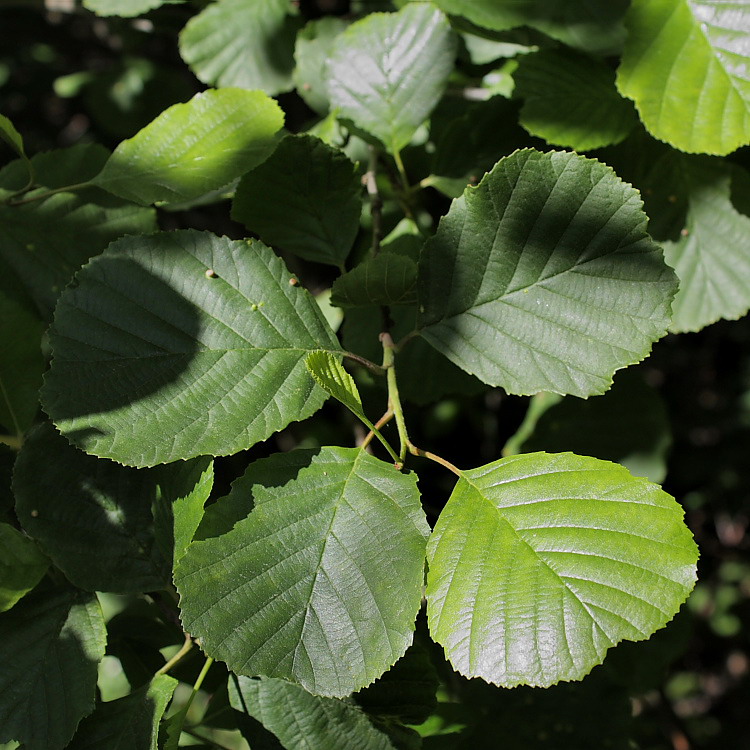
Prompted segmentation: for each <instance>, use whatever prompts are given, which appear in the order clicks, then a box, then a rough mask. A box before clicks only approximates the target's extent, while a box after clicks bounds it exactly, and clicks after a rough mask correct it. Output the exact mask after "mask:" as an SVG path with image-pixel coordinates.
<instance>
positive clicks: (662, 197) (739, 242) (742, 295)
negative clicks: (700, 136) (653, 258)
mask: <svg viewBox="0 0 750 750" xmlns="http://www.w3.org/2000/svg"><path fill="white" fill-rule="evenodd" d="M748 181H749V178H748V175H747V173H746V172H744V171H742V170H741V169H740V168H739V167H737V166H735V165H732V164H729V163H727V162H724V161H722V160H720V159H716V158H711V157H705V156H683V155H681V154H677V153H675V152H670V153H667V154H665V155H664V156H663V157H662V158H660V159H659V160H658V161H657V162H656V163H655V164H654V167H653V169H652V170H651V172H650V174H649V175H648V176H647V177H646V179H645V180H644V182H643V184H642V185H641V188H642V190H643V194H644V196H645V197H646V210H647V212H648V213H649V215H650V216H652V217H654V218H653V219H652V220H651V223H650V224H649V231H650V232H651V234H652V235H653V236H654V238H655V239H657V240H659V241H660V243H661V245H662V247H663V248H664V257H665V259H666V261H667V263H669V265H671V266H672V268H674V269H675V271H676V272H677V276H678V277H679V279H680V289H679V291H678V292H677V296H676V297H675V300H674V304H673V306H672V308H673V311H674V318H673V320H672V330H674V331H699V330H700V329H701V328H704V327H705V326H707V325H710V324H711V323H715V322H716V321H717V320H719V319H720V318H724V319H728V320H736V319H737V318H740V317H742V316H743V315H745V313H747V311H748V308H750V256H748V252H747V238H748V235H749V233H750V218H749V217H748V216H747V215H745V214H744V213H741V212H740V211H739V210H738V209H737V208H736V206H735V200H736V197H737V196H739V195H741V194H742V192H744V193H745V195H748V194H750V190H748Z"/></svg>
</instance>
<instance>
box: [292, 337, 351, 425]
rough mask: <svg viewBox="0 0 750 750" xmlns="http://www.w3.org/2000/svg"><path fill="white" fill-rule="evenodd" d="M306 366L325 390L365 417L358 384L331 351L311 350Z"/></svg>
mask: <svg viewBox="0 0 750 750" xmlns="http://www.w3.org/2000/svg"><path fill="white" fill-rule="evenodd" d="M305 366H306V367H307V369H308V372H309V373H310V375H312V376H313V378H314V379H315V382H316V383H317V384H318V385H319V386H320V387H321V388H322V389H323V390H324V391H326V392H327V393H330V394H331V396H333V397H334V398H335V399H337V400H338V401H340V402H341V403H342V404H343V405H344V406H346V408H347V409H349V410H351V411H352V412H354V413H355V414H356V415H357V416H358V417H360V418H362V417H364V411H363V409H362V399H361V398H360V397H359V391H358V390H357V384H356V383H355V382H354V378H353V377H352V376H351V375H350V374H349V373H348V372H347V371H346V370H345V369H344V366H343V365H342V364H341V362H339V360H338V359H336V357H334V356H333V355H332V354H330V353H329V352H310V354H308V355H307V358H306V359H305Z"/></svg>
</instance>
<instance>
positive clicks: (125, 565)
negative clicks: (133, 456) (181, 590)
mask: <svg viewBox="0 0 750 750" xmlns="http://www.w3.org/2000/svg"><path fill="white" fill-rule="evenodd" d="M178 470H179V467H178ZM157 481H158V477H157V472H156V471H153V470H152V471H138V470H137V469H132V468H130V467H127V466H121V465H120V464H116V463H114V462H113V461H105V460H102V459H98V458H95V457H94V456H89V455H88V454H86V453H84V452H83V451H80V450H78V449H77V448H74V447H73V446H71V445H70V444H69V443H68V441H67V440H65V438H63V437H62V436H61V435H59V434H58V433H57V431H56V430H55V429H54V428H53V427H52V426H51V425H49V424H44V425H40V426H39V427H36V428H35V429H34V430H33V431H32V432H31V433H29V436H28V438H27V440H26V441H25V442H24V445H23V448H22V449H21V452H20V453H19V455H18V459H17V461H16V467H15V471H14V474H13V491H14V493H15V495H16V512H17V513H18V518H19V520H20V522H21V524H22V525H23V528H24V530H25V531H26V532H27V533H28V534H30V535H31V536H32V537H33V538H34V539H36V540H38V541H39V543H40V544H41V545H42V548H43V549H44V550H45V551H46V552H47V554H49V556H50V557H51V558H52V559H53V561H54V562H55V564H56V565H57V566H58V567H59V568H61V569H62V570H63V571H64V572H65V574H66V576H67V577H68V578H69V579H70V581H71V582H72V583H74V584H75V585H76V586H79V587H80V588H82V589H86V590H88V591H114V592H117V593H131V592H141V591H153V590H158V589H163V588H165V586H166V585H167V583H168V581H169V571H170V568H171V564H170V563H171V555H172V551H171V549H170V550H169V551H168V552H167V553H166V554H163V553H162V550H160V549H159V546H158V545H157V543H156V540H155V538H154V524H153V517H152V513H151V503H152V502H154V498H155V495H156V493H157Z"/></svg>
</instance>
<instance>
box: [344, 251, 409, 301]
mask: <svg viewBox="0 0 750 750" xmlns="http://www.w3.org/2000/svg"><path fill="white" fill-rule="evenodd" d="M416 301H417V264H416V263H415V262H414V261H413V260H412V259H411V258H409V257H407V256H405V255H398V254H396V253H390V252H381V253H380V254H379V255H376V256H375V257H374V258H368V259H367V260H365V261H364V262H362V263H360V264H359V265H358V266H356V267H355V268H353V269H352V270H351V271H348V272H347V273H345V274H343V275H342V276H340V277H339V278H338V279H336V280H335V281H334V282H333V287H332V290H331V303H332V304H334V305H338V306H339V307H362V306H366V305H412V304H414V303H415V302H416Z"/></svg>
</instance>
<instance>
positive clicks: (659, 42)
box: [617, 0, 750, 154]
mask: <svg viewBox="0 0 750 750" xmlns="http://www.w3.org/2000/svg"><path fill="white" fill-rule="evenodd" d="M626 25H627V29H628V39H627V43H626V45H625V50H624V52H623V56H622V62H621V64H620V68H619V70H618V72H617V86H618V88H619V89H620V93H621V94H622V95H623V96H627V97H628V98H630V99H632V100H633V101H634V102H635V106H636V107H637V109H638V112H639V114H640V116H641V119H642V120H643V123H644V125H645V126H646V127H647V128H648V130H649V132H650V133H651V134H652V135H654V136H655V137H656V138H659V139H660V140H662V141H666V142H667V143H670V144H672V145H673V146H675V147H676V148H678V149H680V150H681V151H690V152H705V153H709V154H728V153H729V152H730V151H734V150H735V149H736V148H737V147H738V146H743V145H745V144H747V143H749V142H750V79H749V78H748V75H747V67H748V65H750V54H749V53H748V39H749V38H750V8H748V6H747V4H746V3H745V2H742V1H741V0H729V1H728V2H723V3H720V4H717V3H715V2H712V1H711V0H634V1H633V3H632V5H631V7H630V10H629V11H628V14H627V16H626Z"/></svg>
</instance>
